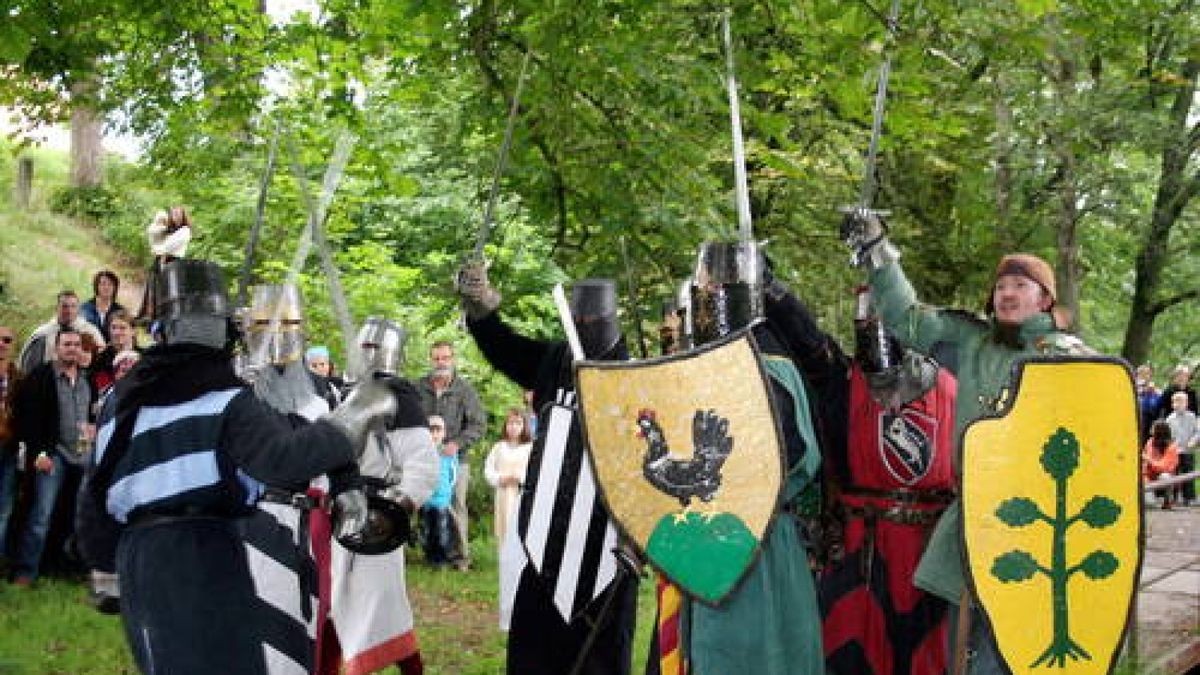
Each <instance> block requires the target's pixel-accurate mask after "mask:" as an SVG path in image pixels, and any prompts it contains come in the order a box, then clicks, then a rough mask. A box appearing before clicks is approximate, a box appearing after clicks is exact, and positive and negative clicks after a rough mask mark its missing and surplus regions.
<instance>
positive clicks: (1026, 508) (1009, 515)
mask: <svg viewBox="0 0 1200 675" xmlns="http://www.w3.org/2000/svg"><path fill="white" fill-rule="evenodd" d="M996 517H997V518H999V519H1000V522H1002V523H1004V524H1005V525H1008V526H1009V527H1025V526H1026V525H1030V524H1032V523H1034V522H1036V521H1037V520H1038V519H1045V518H1046V515H1045V514H1044V513H1042V510H1041V509H1040V508H1038V505H1037V503H1036V502H1034V501H1033V500H1032V499H1029V498H1028V497H1013V498H1012V499H1006V500H1004V502H1003V503H1001V504H1000V506H998V507H996Z"/></svg>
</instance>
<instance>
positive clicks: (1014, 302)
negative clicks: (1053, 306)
mask: <svg viewBox="0 0 1200 675" xmlns="http://www.w3.org/2000/svg"><path fill="white" fill-rule="evenodd" d="M992 305H993V307H994V308H995V314H996V321H998V322H1000V323H1003V324H1009V325H1013V326H1016V325H1020V324H1022V323H1025V322H1026V321H1028V320H1029V319H1030V318H1032V317H1034V316H1036V315H1038V314H1040V313H1041V312H1045V311H1049V309H1050V296H1049V295H1047V294H1046V291H1045V289H1043V288H1042V287H1041V286H1040V285H1039V284H1038V283H1037V282H1036V281H1034V280H1033V279H1030V278H1029V277H1026V276H1023V275H1020V274H1005V275H1004V276H1002V277H1000V278H999V279H997V280H996V286H995V287H994V288H993V289H992Z"/></svg>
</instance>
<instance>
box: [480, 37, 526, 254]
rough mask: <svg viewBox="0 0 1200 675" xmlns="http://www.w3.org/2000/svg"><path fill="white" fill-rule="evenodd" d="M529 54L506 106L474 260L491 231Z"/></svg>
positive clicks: (523, 61) (522, 62)
mask: <svg viewBox="0 0 1200 675" xmlns="http://www.w3.org/2000/svg"><path fill="white" fill-rule="evenodd" d="M529 54H530V51H529V50H528V49H526V50H525V58H523V59H522V60H521V73H520V74H519V75H517V86H516V87H515V88H514V89H513V96H512V103H511V104H510V105H509V108H508V122H506V123H505V126H504V140H503V141H502V142H501V143H500V153H499V154H498V155H497V157H496V168H495V170H493V172H492V189H491V192H490V194H488V202H487V206H486V207H485V208H484V210H483V224H482V225H480V227H479V236H478V238H476V240H475V250H474V251H472V254H471V255H472V256H473V257H474V258H475V259H476V260H481V259H482V258H483V247H484V245H486V244H487V241H488V237H489V236H490V235H491V233H492V223H493V220H494V218H495V214H496V200H497V198H498V197H499V195H500V178H501V177H502V176H503V175H504V168H505V166H506V165H507V164H508V151H509V148H511V147H512V135H513V127H514V126H516V121H517V111H518V110H519V109H520V105H521V89H522V88H523V87H524V85H525V73H526V71H527V70H528V69H529Z"/></svg>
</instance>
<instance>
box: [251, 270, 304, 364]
mask: <svg viewBox="0 0 1200 675" xmlns="http://www.w3.org/2000/svg"><path fill="white" fill-rule="evenodd" d="M300 307H301V303H300V289H298V288H297V287H296V286H295V285H294V284H278V285H263V286H255V287H254V299H253V301H252V302H251V305H250V308H249V310H247V312H246V314H245V315H244V316H243V321H244V325H243V331H244V332H245V336H246V337H245V339H246V351H247V353H248V357H249V358H248V361H249V363H250V364H251V365H256V366H262V365H277V366H282V365H286V364H289V363H293V362H295V361H299V360H300V358H301V357H303V356H304V315H303V313H302V312H301V309H300Z"/></svg>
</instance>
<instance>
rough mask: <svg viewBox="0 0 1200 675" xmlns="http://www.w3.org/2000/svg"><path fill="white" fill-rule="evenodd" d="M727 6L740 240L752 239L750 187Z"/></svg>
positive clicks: (723, 24) (727, 67) (728, 79)
mask: <svg viewBox="0 0 1200 675" xmlns="http://www.w3.org/2000/svg"><path fill="white" fill-rule="evenodd" d="M730 14H731V12H730V10H725V13H724V15H723V16H722V17H721V33H722V35H723V37H724V40H725V75H726V78H725V79H726V84H727V88H728V90H729V118H730V122H731V126H732V127H733V197H734V203H735V204H736V206H737V215H738V239H739V240H740V241H741V242H742V243H748V242H750V241H753V240H754V232H753V229H752V227H751V222H750V188H749V186H748V185H747V180H746V148H745V146H744V145H743V141H742V112H741V107H740V106H739V104H738V86H737V75H736V74H735V71H734V67H733V37H732V36H731V34H730V33H731V32H730V28H729V16H730Z"/></svg>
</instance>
